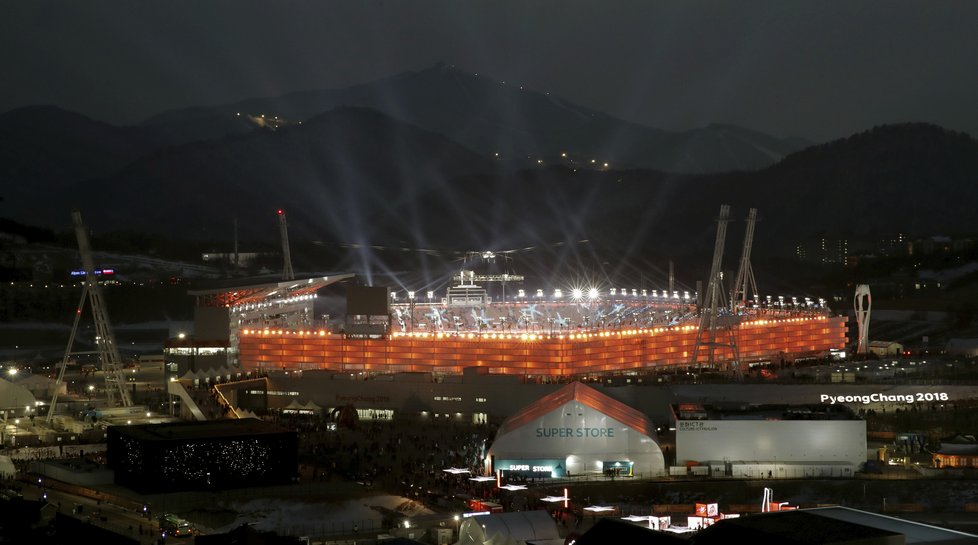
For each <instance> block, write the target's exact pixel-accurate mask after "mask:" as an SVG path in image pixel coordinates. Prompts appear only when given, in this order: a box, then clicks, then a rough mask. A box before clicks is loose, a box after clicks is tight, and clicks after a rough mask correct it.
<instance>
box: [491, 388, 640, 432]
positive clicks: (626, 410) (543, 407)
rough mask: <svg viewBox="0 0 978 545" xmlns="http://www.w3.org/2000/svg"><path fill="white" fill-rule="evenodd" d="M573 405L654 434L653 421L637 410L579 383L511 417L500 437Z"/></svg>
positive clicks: (551, 394)
mask: <svg viewBox="0 0 978 545" xmlns="http://www.w3.org/2000/svg"><path fill="white" fill-rule="evenodd" d="M570 401H577V402H579V403H581V404H583V405H586V406H588V407H590V408H592V409H594V410H596V411H599V412H601V413H603V414H605V415H608V416H610V417H611V418H614V419H615V420H617V421H619V422H621V423H622V424H625V425H626V426H628V427H630V428H632V429H633V430H635V431H638V432H641V433H643V434H645V435H648V436H650V437H652V436H653V434H654V430H655V427H654V426H653V425H652V421H651V420H649V418H648V417H647V416H645V415H644V414H642V413H641V412H640V411H638V410H637V409H633V408H631V407H629V406H628V405H625V404H624V403H622V402H621V401H618V400H617V399H612V398H611V397H608V396H606V395H604V394H602V393H601V392H599V391H597V390H595V389H594V388H591V387H590V386H586V385H584V384H582V383H580V382H572V383H570V384H568V385H567V386H564V387H563V388H561V389H560V390H557V391H556V392H553V393H550V394H547V395H545V396H544V397H542V398H540V399H538V400H537V401H535V402H533V403H531V404H530V405H527V406H526V407H525V408H524V409H523V410H521V411H520V412H518V413H516V414H514V415H513V416H511V417H509V419H507V420H506V421H505V422H503V424H502V426H500V427H499V431H498V432H497V435H503V434H504V433H506V432H509V431H511V430H514V429H516V428H519V427H521V426H523V425H524V424H527V423H528V422H532V421H533V420H534V419H536V418H539V417H541V416H543V415H545V414H547V413H549V412H551V411H553V410H555V409H557V408H559V407H561V406H563V405H564V404H565V403H568V402H570Z"/></svg>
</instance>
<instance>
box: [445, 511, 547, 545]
mask: <svg viewBox="0 0 978 545" xmlns="http://www.w3.org/2000/svg"><path fill="white" fill-rule="evenodd" d="M458 536H459V541H458V545H524V544H525V543H526V542H527V541H532V542H533V543H551V542H552V543H555V544H563V543H564V540H563V538H561V537H560V533H559V532H558V531H557V523H556V522H554V519H553V518H551V517H550V514H549V513H547V512H546V511H518V512H514V513H495V514H492V515H484V516H481V517H469V518H467V519H465V521H464V522H462V525H461V526H460V527H459V531H458Z"/></svg>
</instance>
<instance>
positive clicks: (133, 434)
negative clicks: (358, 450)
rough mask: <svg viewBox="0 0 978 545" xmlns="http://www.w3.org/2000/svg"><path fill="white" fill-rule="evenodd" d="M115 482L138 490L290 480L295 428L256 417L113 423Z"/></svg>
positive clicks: (295, 447) (110, 447) (211, 487)
mask: <svg viewBox="0 0 978 545" xmlns="http://www.w3.org/2000/svg"><path fill="white" fill-rule="evenodd" d="M106 443H107V446H108V461H109V466H110V467H111V468H112V470H113V471H114V473H115V482H116V484H118V485H122V486H126V487H128V488H131V489H133V490H136V491H138V492H142V493H156V492H172V491H179V490H217V489H223V488H235V487H243V486H261V485H276V484H286V483H290V482H293V480H294V478H295V476H296V472H297V464H298V458H297V456H298V436H297V434H296V432H294V431H291V430H288V429H285V428H282V427H280V426H276V425H274V424H269V423H267V422H264V421H261V420H257V419H236V420H211V421H203V422H178V423H171V424H144V425H139V426H111V427H109V429H108V437H107V439H106Z"/></svg>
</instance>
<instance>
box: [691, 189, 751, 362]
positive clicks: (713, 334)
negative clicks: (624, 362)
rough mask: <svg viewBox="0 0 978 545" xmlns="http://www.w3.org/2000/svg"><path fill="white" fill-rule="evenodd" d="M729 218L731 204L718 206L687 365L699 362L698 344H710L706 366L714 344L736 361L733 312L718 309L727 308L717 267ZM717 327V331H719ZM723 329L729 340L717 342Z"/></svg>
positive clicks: (720, 261) (712, 357)
mask: <svg viewBox="0 0 978 545" xmlns="http://www.w3.org/2000/svg"><path fill="white" fill-rule="evenodd" d="M729 220H730V206H729V205H726V204H724V205H721V206H720V217H719V218H718V219H717V240H716V244H715V245H714V247H713V265H712V267H710V279H709V283H708V284H707V287H706V294H705V295H704V297H703V305H704V306H703V307H700V325H699V330H698V331H697V332H696V344H695V345H694V346H693V354H692V357H691V358H690V360H689V364H690V367H693V366H697V367H698V366H699V353H700V347H701V346H706V347H708V348H709V357H708V359H707V366H708V367H714V366H715V363H716V348H717V347H718V346H720V347H724V346H726V347H729V348H730V355H731V359H732V361H734V362H735V363H737V362H739V360H740V356H739V354H738V353H737V343H736V341H735V340H734V332H733V328H734V326H735V325H736V323H737V320H736V317H735V316H721V315H720V311H721V310H724V311H725V309H726V308H727V305H726V304H725V302H724V301H723V298H724V293H723V277H722V274H723V272H722V271H721V270H720V267H721V265H722V262H723V245H724V239H725V238H726V236H727V222H728V221H729ZM718 331H719V333H718ZM723 333H726V335H727V336H728V337H729V341H728V342H720V341H719V339H718V335H719V334H723Z"/></svg>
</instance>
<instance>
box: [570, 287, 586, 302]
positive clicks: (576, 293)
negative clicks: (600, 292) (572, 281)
mask: <svg viewBox="0 0 978 545" xmlns="http://www.w3.org/2000/svg"><path fill="white" fill-rule="evenodd" d="M583 296H584V293H583V292H582V291H581V288H574V289H573V290H571V298H572V299H574V300H575V301H578V300H580V299H581V297H583Z"/></svg>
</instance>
